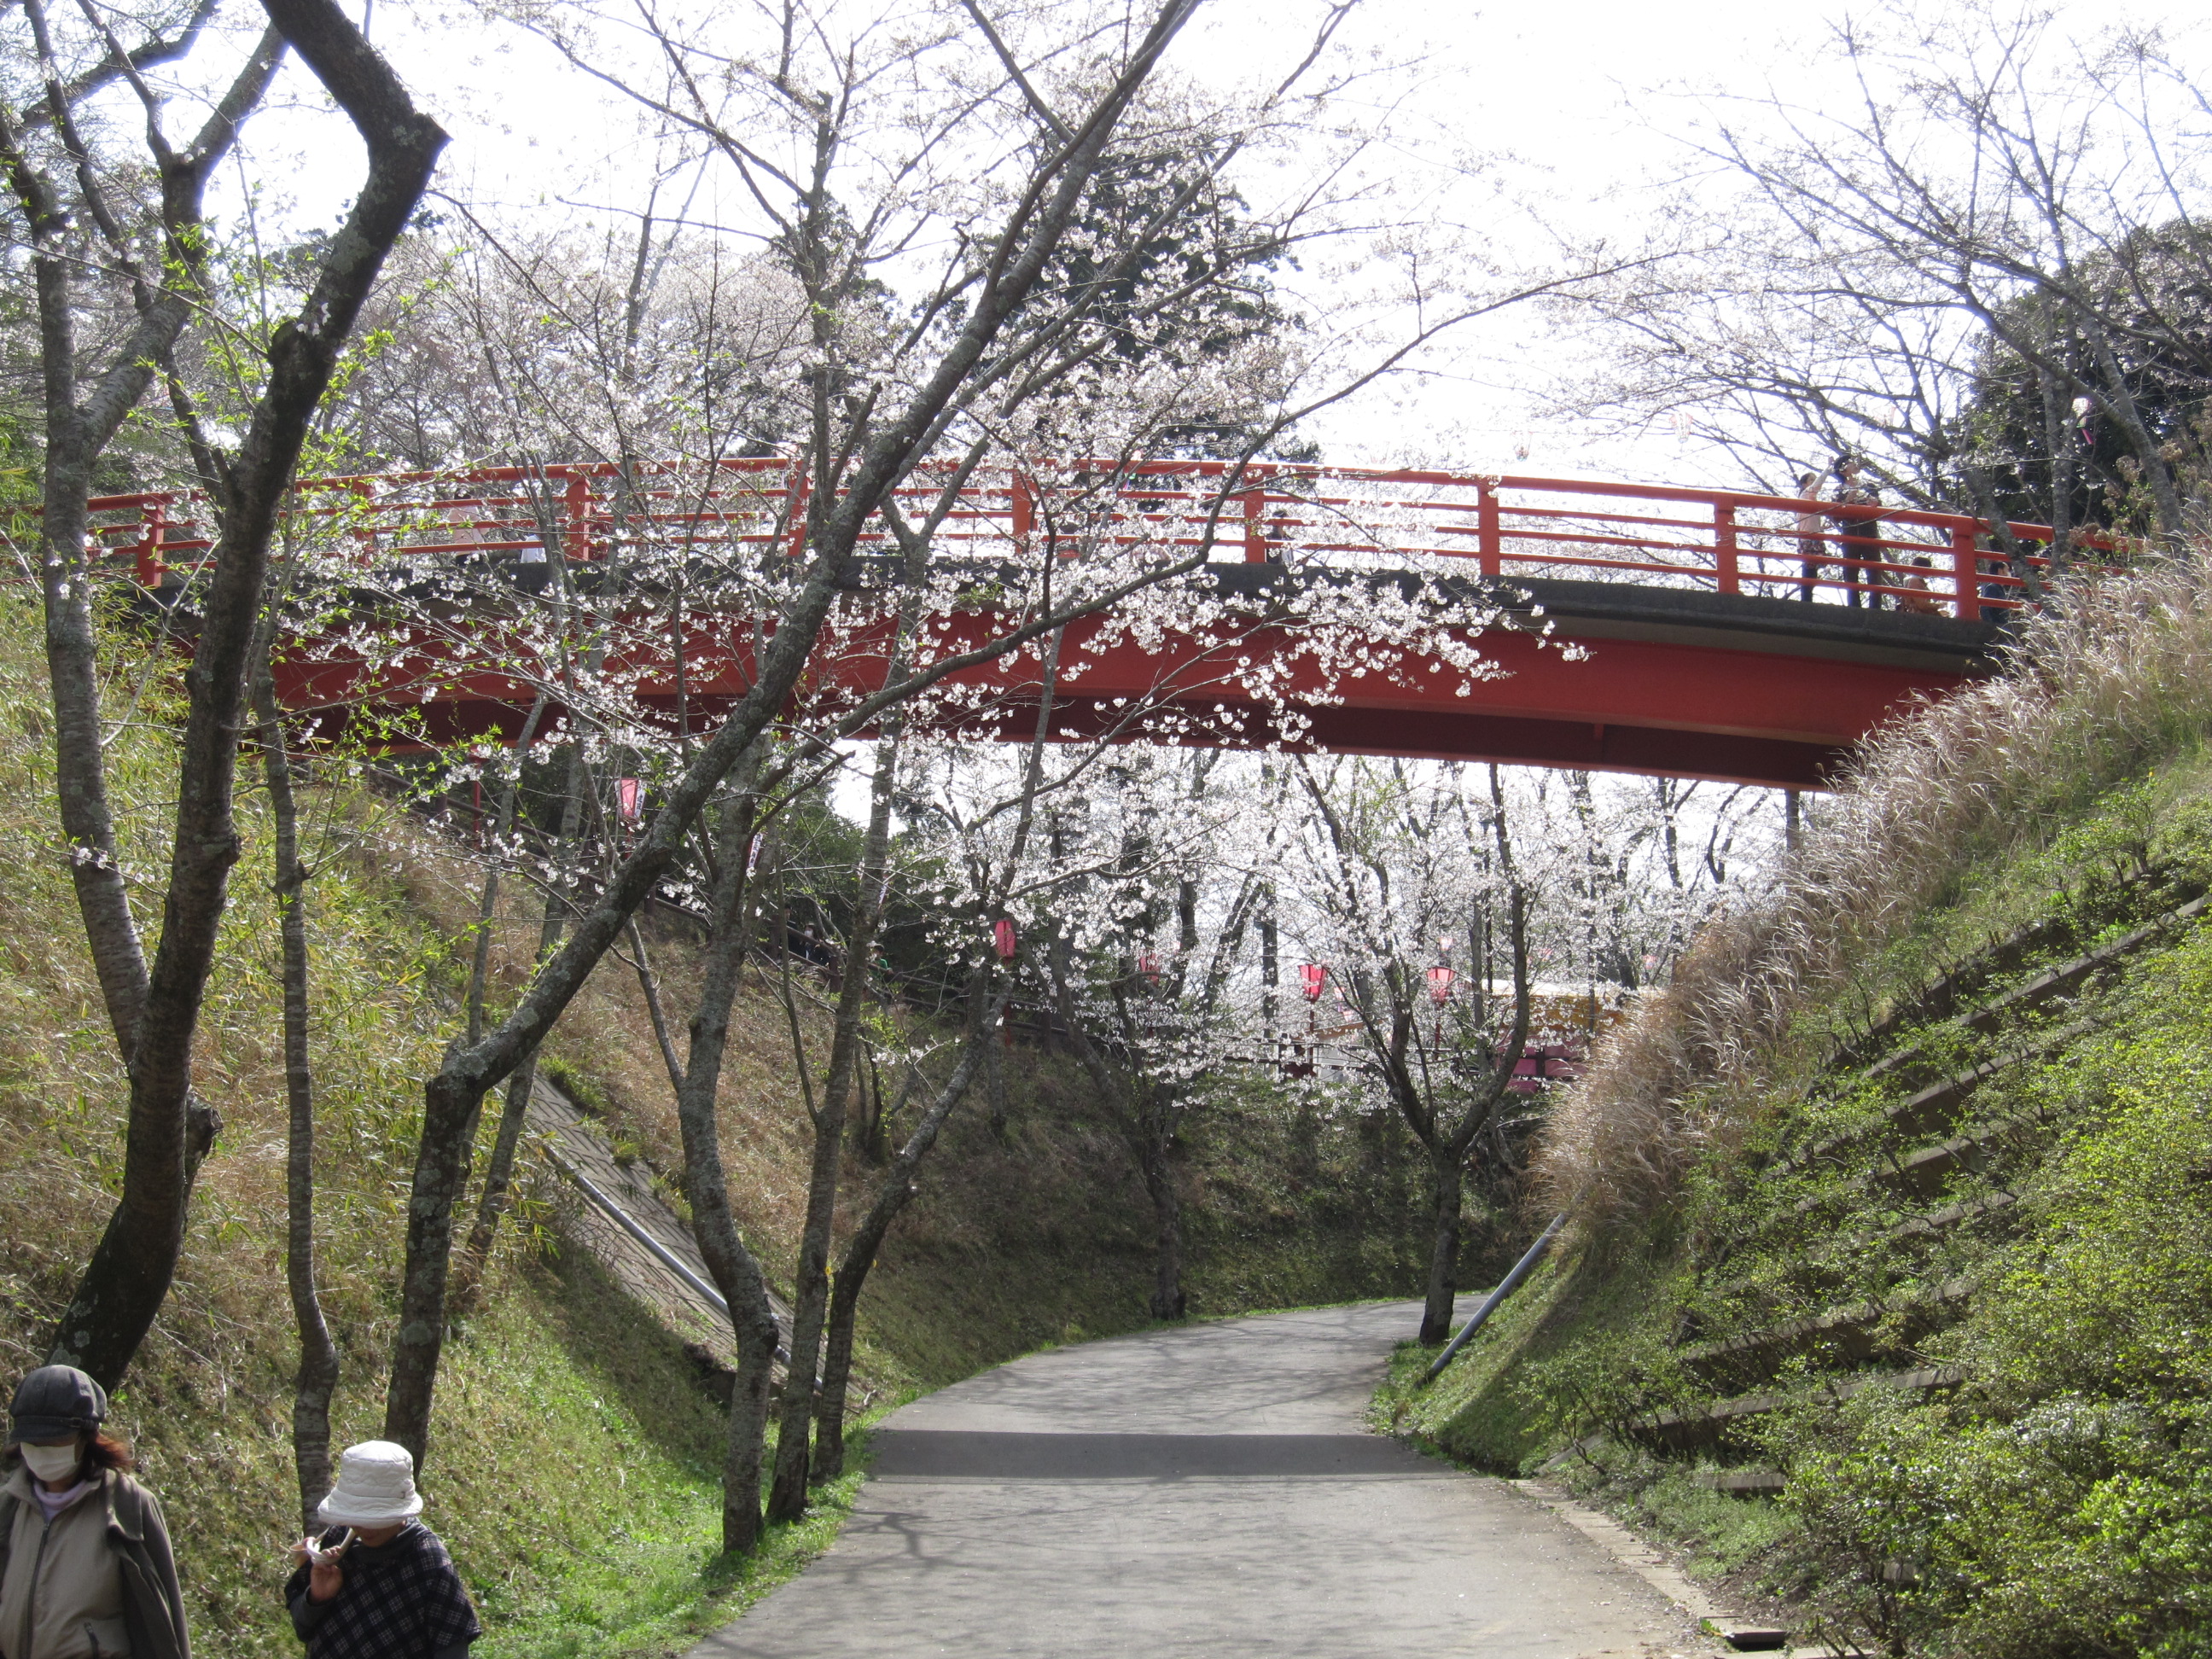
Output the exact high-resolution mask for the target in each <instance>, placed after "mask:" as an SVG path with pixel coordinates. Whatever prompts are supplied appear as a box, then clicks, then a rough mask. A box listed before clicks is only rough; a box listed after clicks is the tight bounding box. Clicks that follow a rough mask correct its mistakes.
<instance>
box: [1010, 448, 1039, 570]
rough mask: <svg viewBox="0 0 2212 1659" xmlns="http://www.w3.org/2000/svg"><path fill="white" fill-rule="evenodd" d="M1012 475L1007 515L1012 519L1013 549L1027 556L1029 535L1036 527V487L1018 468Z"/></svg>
mask: <svg viewBox="0 0 2212 1659" xmlns="http://www.w3.org/2000/svg"><path fill="white" fill-rule="evenodd" d="M1013 476H1014V482H1013V485H1012V489H1011V490H1010V491H1009V492H1008V495H1009V499H1008V502H1007V506H1008V509H1009V511H1008V514H1007V516H1008V517H1009V518H1010V519H1012V521H1013V523H1012V528H1013V534H1014V551H1015V552H1016V553H1017V554H1018V555H1020V556H1023V557H1027V556H1028V555H1029V550H1030V535H1031V533H1032V532H1034V531H1035V530H1036V486H1035V485H1033V484H1032V483H1030V481H1029V477H1028V475H1027V474H1025V473H1024V472H1023V471H1021V470H1020V469H1019V468H1017V469H1015V471H1014V475H1013Z"/></svg>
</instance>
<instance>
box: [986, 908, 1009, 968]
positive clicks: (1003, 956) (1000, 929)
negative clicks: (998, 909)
mask: <svg viewBox="0 0 2212 1659" xmlns="http://www.w3.org/2000/svg"><path fill="white" fill-rule="evenodd" d="M991 942H992V944H994V945H997V946H998V948H999V960H1000V961H1001V962H1012V960H1013V959H1014V924H1013V923H1012V921H1008V920H1007V919H1006V917H1005V916H1000V918H999V919H998V920H997V921H994V922H993V923H992V924H991Z"/></svg>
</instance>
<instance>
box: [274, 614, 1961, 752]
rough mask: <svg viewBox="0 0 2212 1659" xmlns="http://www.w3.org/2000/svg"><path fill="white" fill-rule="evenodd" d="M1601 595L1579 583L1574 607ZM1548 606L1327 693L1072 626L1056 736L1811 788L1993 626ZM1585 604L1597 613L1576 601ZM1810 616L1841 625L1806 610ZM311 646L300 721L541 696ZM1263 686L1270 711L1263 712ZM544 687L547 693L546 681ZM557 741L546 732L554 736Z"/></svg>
mask: <svg viewBox="0 0 2212 1659" xmlns="http://www.w3.org/2000/svg"><path fill="white" fill-rule="evenodd" d="M1558 586H1559V590H1560V591H1558V592H1552V593H1550V594H1547V595H1544V596H1541V597H1542V598H1543V599H1544V600H1545V601H1546V604H1545V612H1546V614H1547V617H1549V619H1550V622H1551V623H1552V626H1553V634H1552V635H1551V637H1550V638H1548V639H1545V638H1541V637H1539V636H1538V635H1537V634H1535V633H1534V631H1531V629H1530V628H1529V627H1528V626H1527V625H1526V623H1525V622H1524V623H1518V624H1511V625H1507V626H1501V627H1492V628H1491V629H1487V630H1486V631H1484V632H1482V633H1480V634H1479V635H1471V636H1469V638H1470V640H1471V642H1472V643H1474V645H1476V647H1478V649H1479V650H1480V654H1481V657H1482V659H1483V661H1484V663H1485V665H1486V666H1485V668H1484V669H1483V670H1482V671H1480V672H1477V673H1474V674H1469V673H1467V672H1465V671H1462V670H1461V669H1458V668H1455V667H1452V666H1449V665H1445V664H1443V663H1440V662H1437V661H1436V660H1435V659H1407V658H1405V657H1404V656H1403V655H1395V656H1388V657H1386V658H1385V659H1383V660H1382V661H1381V662H1379V663H1377V664H1376V665H1372V666H1370V667H1369V668H1367V669H1366V670H1365V671H1360V672H1353V673H1347V674H1341V675H1339V676H1336V677H1334V678H1329V677H1328V676H1325V675H1324V674H1323V673H1322V671H1321V669H1320V668H1319V666H1318V665H1317V664H1316V662H1315V660H1314V659H1313V657H1312V654H1311V653H1310V650H1309V649H1308V648H1307V645H1306V642H1305V641H1304V640H1302V638H1301V636H1300V635H1299V632H1298V631H1297V628H1296V626H1295V625H1285V624H1275V625H1270V626H1255V627H1254V628H1252V629H1248V630H1245V631H1243V632H1240V633H1238V634H1237V635H1235V636H1234V637H1233V638H1223V637H1218V636H1215V637H1203V638H1202V637H1193V636H1185V637H1180V638H1178V637H1175V636H1170V637H1168V638H1166V639H1164V640H1160V641H1153V642H1151V643H1150V644H1147V645H1145V646H1139V645H1136V644H1133V643H1130V642H1128V641H1127V640H1116V639H1111V638H1109V636H1107V635H1104V634H1102V633H1098V632H1097V631H1095V630H1086V629H1080V628H1079V629H1072V630H1071V636H1070V640H1069V643H1068V647H1067V648H1066V650H1065V651H1064V653H1063V656H1062V663H1063V667H1062V672H1061V675H1060V679H1059V681H1058V683H1057V684H1056V686H1055V690H1054V707H1053V720H1052V735H1053V736H1054V737H1055V738H1061V739H1064V740H1077V739H1082V738H1095V737H1097V736H1099V735H1102V734H1110V735H1114V736H1117V737H1121V738H1128V739H1131V740H1139V739H1143V740H1164V741H1172V742H1181V743H1194V744H1208V745H1220V746H1227V747H1237V748H1257V747H1261V746H1264V745H1266V744H1271V743H1278V742H1279V743H1283V744H1285V745H1287V746H1291V747H1294V748H1299V749H1310V750H1335V751H1343V752H1357V753H1365V754H1377V755H1398V756H1406V757H1423V758H1433V759H1446V760H1478V761H1482V760H1488V761H1499V762H1511V763H1528V764H1534V765H1544V766H1559V767H1574V768H1583V769H1594V770H1608V771H1621V772H1639V773H1650V774H1665V775H1674V776H1686V777H1699V778H1712V779H1717V780H1722V781H1731V782H1740V783H1748V784H1759V785H1765V786H1770V787H1782V788H1797V789H1808V788H1819V787H1823V786H1825V785H1826V784H1829V783H1831V782H1832V781H1833V780H1834V778H1835V776H1836V775H1837V771H1838V768H1839V767H1840V766H1841V765H1842V764H1843V763H1844V762H1846V761H1847V760H1848V758H1849V757H1850V753H1851V752H1852V750H1854V749H1855V748H1856V747H1857V744H1859V743H1860V742H1862V741H1863V739H1864V738H1865V737H1866V736H1867V734H1868V733H1869V732H1871V731H1873V730H1874V729H1875V727H1876V726H1879V725H1881V723H1882V722H1883V721H1884V720H1888V719H1891V718H1893V717H1894V716H1895V715H1896V714H1899V713H1900V712H1902V711H1903V710H1905V709H1906V708H1909V707H1911V705H1912V704H1913V703H1914V702H1916V701H1917V700H1919V699H1922V698H1925V697H1932V696H1941V695H1942V694H1943V693H1945V692H1947V691H1949V690H1953V689H1954V688H1955V687H1957V686H1958V685H1959V684H1960V683H1961V682H1962V681H1963V680H1965V679H1966V678H1969V677H1970V676H1971V675H1972V674H1973V673H1975V672H1976V671H1978V670H1979V668H1980V666H1981V657H1982V653H1983V648H1984V647H1985V645H1986V643H1987V638H1986V635H1987V630H1986V629H1978V628H1976V627H1975V626H1974V625H1972V624H1963V623H1943V624H1942V626H1941V627H1940V628H1936V627H1935V626H1934V625H1933V624H1930V623H1927V622H1925V621H1924V620H1923V619H1917V618H1905V617H1884V616H1883V615H1882V614H1881V613H1872V614H1858V613H1855V614H1854V615H1853V616H1852V617H1850V620H1849V623H1848V625H1845V624H1844V623H1842V622H1840V621H1839V620H1838V618H1837V617H1836V616H1835V615H1834V613H1833V611H1832V609H1831V608H1816V607H1808V606H1802V605H1784V604H1781V603H1779V602H1777V601H1769V600H1759V599H1727V600H1723V599H1718V598H1717V597H1716V596H1713V595H1710V594H1705V595H1689V596H1685V595H1680V594H1673V595H1670V594H1668V592H1666V591H1664V590H1653V589H1645V590H1642V591H1641V592H1636V591H1631V592H1628V593H1627V594H1626V595H1625V596H1624V595H1623V594H1622V593H1621V592H1619V591H1618V590H1616V591H1613V592H1607V593H1603V594H1599V595H1595V597H1593V596H1591V595H1589V594H1588V593H1581V594H1579V596H1578V594H1577V593H1575V592H1565V589H1566V587H1567V586H1568V585H1565V584H1560V585H1558ZM1573 586H1574V587H1576V588H1577V590H1580V589H1584V588H1588V587H1591V586H1595V585H1586V584H1576V585H1573ZM1578 597H1579V598H1580V599H1581V600H1582V603H1580V605H1579V608H1578V607H1577V599H1578ZM1816 609H1820V610H1826V611H1828V614H1826V615H1814V614H1812V613H1813V612H1814V611H1815V610H1816ZM941 620H942V621H943V622H944V623H945V631H944V632H943V633H942V634H941V635H939V645H938V648H939V649H940V650H944V651H946V652H948V653H949V652H952V651H957V650H958V649H959V648H961V647H963V646H964V645H966V644H969V643H971V642H975V641H981V639H983V638H986V637H987V635H988V632H989V629H990V628H991V626H992V625H993V619H986V618H981V617H973V616H968V617H960V616H956V617H950V618H945V619H941ZM750 635H751V629H750V626H749V625H747V626H743V627H738V626H731V625H729V624H728V623H721V624H720V625H714V624H712V623H709V621H708V619H700V620H699V622H698V623H697V624H696V626H695V627H694V628H693V629H690V630H689V631H688V632H687V636H686V642H685V650H684V655H685V674H684V690H683V702H684V707H685V708H687V710H688V711H689V713H688V719H689V721H690V726H691V729H693V730H694V731H697V730H700V729H702V728H703V727H705V726H707V725H708V724H709V723H711V722H712V721H714V720H716V719H718V718H719V717H720V714H722V713H723V712H724V711H725V710H726V709H727V708H728V707H729V706H730V705H731V704H732V702H734V701H735V700H736V698H737V697H738V696H741V695H742V694H743V692H744V689H745V687H746V686H747V685H748V684H750V680H751V668H752V664H751V660H750V650H749V649H748V648H747V647H745V646H744V644H743V643H741V641H745V640H748V639H749V638H750ZM314 655H315V653H313V652H306V653H301V654H300V656H298V657H297V658H295V660H294V661H293V662H292V663H290V664H289V665H288V666H287V667H285V668H284V669H283V671H281V672H280V676H279V690H280V695H281V696H283V700H284V702H286V703H287V705H288V706H289V707H291V708H295V709H303V710H304V709H309V708H331V709H332V710H333V713H332V714H331V716H329V717H327V718H326V719H325V721H324V723H323V725H322V726H321V735H322V736H324V737H326V738H327V737H329V736H331V735H333V728H334V726H336V724H337V721H338V720H343V719H345V718H347V717H346V716H345V715H343V714H339V713H337V709H338V708H339V706H341V705H344V704H346V703H349V702H351V703H353V704H356V705H357V706H367V707H373V708H374V707H382V708H386V709H397V708H410V709H412V710H413V712H414V714H415V715H416V720H417V722H418V729H419V730H420V732H421V733H422V737H423V738H424V739H426V740H428V741H431V742H447V741H452V740H455V739H461V738H486V737H491V738H500V739H504V740H507V741H512V740H513V738H514V737H515V736H516V735H517V733H518V732H519V729H520V726H521V724H522V721H523V719H524V716H525V713H526V710H527V708H528V707H529V705H530V702H531V699H532V686H531V684H529V679H528V678H525V677H521V676H513V675H508V674H503V673H497V672H493V671H487V670H485V669H483V668H482V667H480V666H477V665H474V664H471V663H470V662H467V661H465V660H462V659H459V658H458V657H457V656H456V655H455V653H454V651H453V647H451V646H447V647H443V648H440V647H432V646H430V645H428V643H426V644H425V645H424V646H423V647H422V650H421V651H420V652H419V653H416V655H415V656H414V658H413V659H411V660H404V661H403V662H401V663H400V664H398V665H394V666H387V667H385V668H382V669H380V670H378V671H370V670H368V669H367V668H366V667H364V666H362V665H359V664H357V663H349V662H347V661H344V660H314ZM668 656H669V653H667V651H666V648H665V643H664V644H663V645H662V646H660V647H659V648H658V659H656V655H655V652H654V651H653V649H649V648H648V649H645V650H642V651H641V650H638V649H636V648H633V650H632V653H631V655H630V658H629V661H628V662H627V664H626V665H625V668H626V671H627V673H628V675H629V678H630V679H631V680H632V682H633V684H634V690H633V693H632V696H633V697H634V699H635V702H636V703H637V704H640V705H642V706H643V707H644V708H647V709H651V710H656V711H658V712H659V714H661V715H662V716H663V717H664V718H665V719H666V720H668V722H669V724H670V726H671V730H672V728H673V725H674V722H675V711H676V708H677V706H678V687H677V684H676V679H675V675H674V672H673V669H672V667H671V665H670V663H669V661H668ZM817 662H819V663H820V664H821V665H822V666H821V670H820V671H819V672H818V673H817V675H816V677H815V678H814V679H813V680H812V682H811V685H812V690H811V694H810V695H811V696H813V697H814V698H815V699H817V705H818V706H817V708H816V710H815V711H814V712H816V713H817V714H819V713H834V712H835V710H836V708H838V707H839V706H841V705H842V706H844V707H850V706H851V705H852V703H853V702H854V701H856V700H857V698H858V696H860V695H864V694H865V693H866V692H867V691H870V690H873V689H875V687H876V686H877V685H878V684H880V683H881V677H882V673H883V665H884V637H883V631H882V627H881V625H880V624H878V623H867V622H862V623H859V624H857V625H853V626H848V628H846V629H844V630H843V631H842V633H840V634H839V635H837V636H836V640H835V641H834V642H833V647H832V648H831V649H830V650H829V651H827V652H826V653H822V654H821V655H820V656H819V657H817ZM1259 674H1265V675H1267V676H1270V677H1272V678H1273V682H1274V684H1276V686H1277V687H1278V688H1279V690H1278V693H1277V695H1276V696H1274V697H1273V698H1271V699H1262V698H1261V697H1259V696H1255V695H1254V693H1253V691H1252V690H1251V689H1250V687H1251V685H1252V684H1254V683H1255V675H1259ZM531 678H534V677H531ZM952 684H955V685H957V686H958V687H959V688H961V689H962V690H963V693H964V694H965V696H966V697H967V703H966V706H965V707H963V708H960V709H958V710H957V711H956V712H954V713H951V714H946V715H945V716H944V717H943V718H944V719H945V721H946V722H947V723H949V724H951V725H954V726H957V728H958V729H960V730H963V731H966V732H974V733H975V734H976V735H978V736H982V737H989V738H1008V739H1016V738H1027V737H1029V736H1030V735H1031V734H1032V733H1033V732H1035V730H1036V710H1037V703H1038V698H1039V693H1040V690H1041V676H1040V668H1039V665H1038V661H1037V659H1036V656H1035V655H1034V654H1030V655H1028V656H1025V657H1023V658H1018V659H1013V660H1012V661H1010V662H1006V663H1002V664H996V665H988V666H986V667H982V668H976V669H970V670H968V671H964V672H963V673H961V674H959V675H957V676H955V677H954V678H953V681H952ZM544 729H545V730H547V731H548V732H550V730H552V729H556V728H555V727H546V728H544Z"/></svg>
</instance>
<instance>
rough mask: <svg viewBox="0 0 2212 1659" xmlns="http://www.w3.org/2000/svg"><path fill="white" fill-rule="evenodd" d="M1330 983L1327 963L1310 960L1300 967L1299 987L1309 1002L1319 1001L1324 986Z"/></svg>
mask: <svg viewBox="0 0 2212 1659" xmlns="http://www.w3.org/2000/svg"><path fill="white" fill-rule="evenodd" d="M1326 984H1328V965H1327V964H1326V963H1318V962H1309V963H1306V964H1305V965H1304V967H1302V968H1300V969H1298V988H1299V989H1300V990H1301V991H1303V992H1304V993H1305V999H1306V1000H1307V1001H1308V1002H1319V1001H1320V1000H1321V990H1322V986H1324V985H1326Z"/></svg>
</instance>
